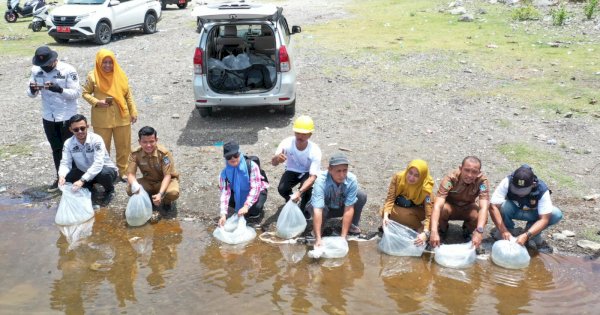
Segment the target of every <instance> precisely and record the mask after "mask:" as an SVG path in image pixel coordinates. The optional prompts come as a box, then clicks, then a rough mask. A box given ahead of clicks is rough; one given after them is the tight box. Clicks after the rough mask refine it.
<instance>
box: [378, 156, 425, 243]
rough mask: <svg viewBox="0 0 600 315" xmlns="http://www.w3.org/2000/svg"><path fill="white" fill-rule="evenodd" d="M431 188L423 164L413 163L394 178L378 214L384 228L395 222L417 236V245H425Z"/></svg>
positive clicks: (420, 161) (413, 161) (417, 161)
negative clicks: (390, 222)
mask: <svg viewBox="0 0 600 315" xmlns="http://www.w3.org/2000/svg"><path fill="white" fill-rule="evenodd" d="M433 185H434V182H433V178H431V175H429V167H428V166H427V162H425V161H423V160H412V161H411V162H410V163H409V164H408V166H407V167H406V169H405V170H404V171H401V172H398V173H396V174H394V176H393V177H392V180H391V182H390V186H389V188H388V193H387V197H386V199H385V204H384V206H383V209H382V210H381V215H382V217H383V221H382V224H383V226H384V227H385V226H387V224H388V222H389V221H390V220H393V221H395V222H398V223H400V224H402V225H405V226H407V227H409V228H411V229H413V230H415V231H417V232H419V234H418V236H417V238H416V239H415V244H416V245H419V246H420V245H423V244H425V242H426V241H427V240H428V239H429V235H430V233H429V231H430V221H431V210H432V208H433V200H434V196H433ZM423 221H424V222H423Z"/></svg>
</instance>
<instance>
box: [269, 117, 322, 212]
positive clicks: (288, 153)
mask: <svg viewBox="0 0 600 315" xmlns="http://www.w3.org/2000/svg"><path fill="white" fill-rule="evenodd" d="M293 130H294V136H293V137H289V138H286V139H284V140H283V141H281V143H280V144H279V146H278V147H277V150H276V151H275V156H273V158H272V159H271V164H273V166H277V165H279V164H281V163H285V172H284V173H283V175H282V176H281V180H280V181H279V186H278V187H277V190H278V191H279V194H280V195H281V197H283V198H285V201H286V202H287V201H288V200H290V198H291V199H292V200H294V201H296V202H298V201H299V200H300V199H302V201H301V202H300V209H302V211H303V212H304V216H305V217H306V218H308V217H309V214H308V213H307V212H306V211H304V208H305V207H306V203H307V202H308V201H309V200H310V198H311V195H312V186H313V183H314V182H315V180H316V179H317V175H318V174H319V172H320V170H321V149H320V148H319V146H318V145H317V144H316V143H314V142H312V141H310V140H309V139H310V137H311V136H312V133H313V131H314V130H315V124H314V122H313V120H312V119H311V118H310V117H308V116H300V117H298V118H297V119H296V120H295V121H294V127H293ZM298 184H300V188H299V189H298V190H297V191H296V192H293V193H292V189H293V188H294V187H295V186H296V185H298ZM290 195H291V197H290Z"/></svg>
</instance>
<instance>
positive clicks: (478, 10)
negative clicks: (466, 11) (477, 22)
mask: <svg viewBox="0 0 600 315" xmlns="http://www.w3.org/2000/svg"><path fill="white" fill-rule="evenodd" d="M477 13H479V14H487V11H486V10H485V9H483V8H479V9H477Z"/></svg>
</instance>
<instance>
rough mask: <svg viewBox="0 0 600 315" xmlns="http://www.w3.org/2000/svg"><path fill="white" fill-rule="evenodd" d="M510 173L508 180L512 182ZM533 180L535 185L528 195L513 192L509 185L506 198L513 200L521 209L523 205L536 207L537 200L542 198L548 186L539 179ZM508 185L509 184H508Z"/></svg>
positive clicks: (531, 207)
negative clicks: (520, 195)
mask: <svg viewBox="0 0 600 315" xmlns="http://www.w3.org/2000/svg"><path fill="white" fill-rule="evenodd" d="M512 177H513V176H512V174H511V175H509V176H508V182H509V183H512ZM535 182H536V183H537V185H535V187H534V188H533V189H532V190H531V192H530V193H529V195H527V196H525V197H519V196H517V195H515V194H513V193H512V192H511V191H510V187H509V189H508V193H507V194H506V200H511V201H514V202H515V203H516V205H517V207H519V209H521V210H523V208H524V207H527V208H529V209H537V207H538V201H539V200H540V199H542V196H543V195H544V194H545V193H546V192H547V191H548V186H546V183H544V182H543V181H542V180H540V179H536V180H535ZM509 185H510V184H509Z"/></svg>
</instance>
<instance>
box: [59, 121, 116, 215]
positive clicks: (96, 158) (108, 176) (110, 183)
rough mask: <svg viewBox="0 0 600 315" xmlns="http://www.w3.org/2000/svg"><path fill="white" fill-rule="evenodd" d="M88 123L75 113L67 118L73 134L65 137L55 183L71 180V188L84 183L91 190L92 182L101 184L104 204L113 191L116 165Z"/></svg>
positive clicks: (106, 203) (104, 204)
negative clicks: (89, 128)
mask: <svg viewBox="0 0 600 315" xmlns="http://www.w3.org/2000/svg"><path fill="white" fill-rule="evenodd" d="M88 127H89V126H88V123H87V119H86V118H85V117H84V116H83V115H79V114H76V115H74V116H73V117H71V119H69V129H70V130H71V132H72V133H73V136H72V137H71V138H69V139H67V141H65V145H64V148H63V156H62V159H61V161H60V167H59V168H58V184H59V185H60V186H62V185H64V184H65V182H70V183H73V190H78V189H80V188H81V187H86V188H88V189H89V190H90V191H92V193H94V190H93V185H94V184H95V183H98V184H100V185H102V186H103V187H104V198H103V199H102V201H101V202H100V204H101V205H103V206H107V205H108V204H109V203H110V202H111V201H112V199H113V198H114V195H115V187H114V181H115V180H116V178H117V167H116V166H115V164H114V163H113V161H111V159H110V156H109V155H108V152H107V151H106V147H105V146H104V141H103V140H102V138H101V137H100V136H99V135H97V134H95V133H93V132H91V131H90V132H88V131H87V129H88ZM73 165H74V166H75V167H72V166H73ZM92 199H93V198H92ZM92 201H93V200H92Z"/></svg>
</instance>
